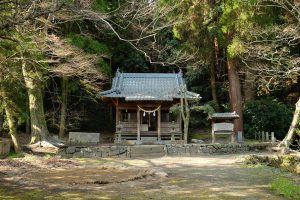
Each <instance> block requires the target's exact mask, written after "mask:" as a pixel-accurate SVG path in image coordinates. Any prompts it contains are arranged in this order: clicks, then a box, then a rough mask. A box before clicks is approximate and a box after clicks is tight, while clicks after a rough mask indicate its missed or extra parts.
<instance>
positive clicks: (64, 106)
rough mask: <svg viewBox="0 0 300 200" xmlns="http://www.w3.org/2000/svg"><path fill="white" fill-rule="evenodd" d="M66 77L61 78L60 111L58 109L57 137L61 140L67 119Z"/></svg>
mask: <svg viewBox="0 0 300 200" xmlns="http://www.w3.org/2000/svg"><path fill="white" fill-rule="evenodd" d="M67 85H68V77H63V78H62V93H61V109H60V124H59V137H60V138H63V137H64V136H65V131H66V118H67V102H68V101H67V97H68V87H67Z"/></svg>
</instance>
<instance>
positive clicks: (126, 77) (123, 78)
mask: <svg viewBox="0 0 300 200" xmlns="http://www.w3.org/2000/svg"><path fill="white" fill-rule="evenodd" d="M184 84H185V83H184V79H183V78H182V73H181V72H179V73H177V74H176V73H120V72H119V71H117V73H116V77H115V78H113V82H112V88H111V89H110V90H107V91H104V92H100V93H99V94H98V96H104V97H111V98H125V100H126V101H156V100H160V101H173V99H174V98H180V85H184ZM187 98H189V99H197V98H200V95H199V94H196V93H193V92H187Z"/></svg>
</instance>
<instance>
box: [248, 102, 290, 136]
mask: <svg viewBox="0 0 300 200" xmlns="http://www.w3.org/2000/svg"><path fill="white" fill-rule="evenodd" d="M292 114H293V109H292V108H291V107H290V106H287V105H285V104H283V103H280V102H278V101H277V100H274V99H272V98H264V99H260V100H254V101H251V102H249V103H246V105H245V108H244V126H245V127H244V130H245V137H247V138H254V134H255V133H258V132H261V131H268V132H274V133H275V137H276V138H277V139H282V138H284V136H285V134H286V133H287V131H288V129H289V126H290V123H291V120H292Z"/></svg>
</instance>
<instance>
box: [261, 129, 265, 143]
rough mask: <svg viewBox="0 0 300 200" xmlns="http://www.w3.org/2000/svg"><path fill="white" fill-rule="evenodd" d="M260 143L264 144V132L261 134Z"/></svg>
mask: <svg viewBox="0 0 300 200" xmlns="http://www.w3.org/2000/svg"><path fill="white" fill-rule="evenodd" d="M261 141H262V142H264V141H265V132H263V131H262V132H261Z"/></svg>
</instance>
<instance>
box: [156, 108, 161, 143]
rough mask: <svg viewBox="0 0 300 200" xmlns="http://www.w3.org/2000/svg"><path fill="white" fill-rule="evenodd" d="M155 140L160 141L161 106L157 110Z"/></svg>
mask: <svg viewBox="0 0 300 200" xmlns="http://www.w3.org/2000/svg"><path fill="white" fill-rule="evenodd" d="M157 112H158V113H157V141H158V142H161V135H160V123H161V108H159V109H158V111H157Z"/></svg>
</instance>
